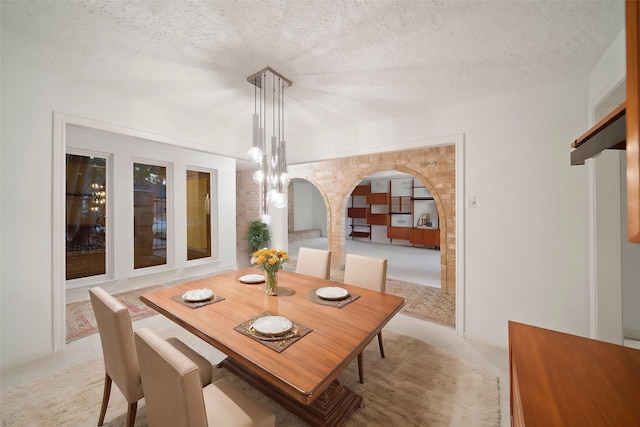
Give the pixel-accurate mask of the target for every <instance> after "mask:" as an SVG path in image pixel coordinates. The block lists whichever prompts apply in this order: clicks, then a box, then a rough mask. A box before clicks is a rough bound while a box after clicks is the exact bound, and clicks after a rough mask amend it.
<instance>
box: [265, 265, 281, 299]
mask: <svg viewBox="0 0 640 427" xmlns="http://www.w3.org/2000/svg"><path fill="white" fill-rule="evenodd" d="M264 279H265V283H264V293H265V294H266V295H278V270H275V271H269V270H265V271H264Z"/></svg>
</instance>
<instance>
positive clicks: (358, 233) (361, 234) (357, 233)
mask: <svg viewBox="0 0 640 427" xmlns="http://www.w3.org/2000/svg"><path fill="white" fill-rule="evenodd" d="M370 235H371V233H369V232H367V231H352V232H351V234H349V237H363V238H369V236H370Z"/></svg>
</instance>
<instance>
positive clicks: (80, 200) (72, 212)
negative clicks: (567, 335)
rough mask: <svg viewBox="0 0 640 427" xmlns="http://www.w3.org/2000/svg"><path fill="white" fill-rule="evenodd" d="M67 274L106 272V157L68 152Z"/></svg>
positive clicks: (71, 277) (85, 274)
mask: <svg viewBox="0 0 640 427" xmlns="http://www.w3.org/2000/svg"><path fill="white" fill-rule="evenodd" d="M66 160H67V171H66V172H67V182H66V184H67V185H66V187H67V194H66V212H65V214H66V215H65V216H66V220H67V221H66V226H67V227H66V228H67V233H66V265H65V269H66V278H67V280H71V279H78V278H81V277H90V276H96V275H100V274H106V241H105V240H106V239H105V237H106V227H107V222H106V212H107V193H106V191H107V186H106V174H107V172H106V164H107V160H106V159H105V158H100V157H94V156H81V155H75V154H67V156H66Z"/></svg>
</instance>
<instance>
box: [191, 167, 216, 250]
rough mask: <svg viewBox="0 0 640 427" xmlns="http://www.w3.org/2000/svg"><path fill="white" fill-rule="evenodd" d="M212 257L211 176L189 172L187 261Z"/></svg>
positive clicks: (205, 173) (204, 173)
mask: <svg viewBox="0 0 640 427" xmlns="http://www.w3.org/2000/svg"><path fill="white" fill-rule="evenodd" d="M210 256H211V174H209V173H208V172H197V171H189V170H188V171H187V260H192V259H199V258H207V257H210Z"/></svg>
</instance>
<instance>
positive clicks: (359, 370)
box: [358, 353, 364, 384]
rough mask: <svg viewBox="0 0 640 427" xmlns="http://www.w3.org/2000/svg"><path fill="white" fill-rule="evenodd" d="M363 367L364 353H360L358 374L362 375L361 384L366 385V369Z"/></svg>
mask: <svg viewBox="0 0 640 427" xmlns="http://www.w3.org/2000/svg"><path fill="white" fill-rule="evenodd" d="M362 365H363V363H362V353H360V354H359V355H358V374H359V375H360V384H364V367H363V366H362Z"/></svg>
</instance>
